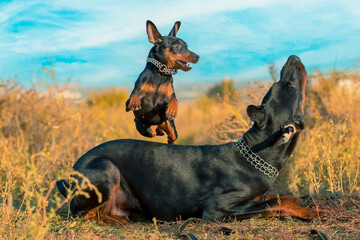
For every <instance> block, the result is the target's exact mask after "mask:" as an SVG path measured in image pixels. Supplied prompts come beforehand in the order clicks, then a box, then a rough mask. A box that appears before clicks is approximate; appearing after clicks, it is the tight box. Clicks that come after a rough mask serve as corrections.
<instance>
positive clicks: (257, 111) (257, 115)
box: [246, 105, 265, 128]
mask: <svg viewBox="0 0 360 240" xmlns="http://www.w3.org/2000/svg"><path fill="white" fill-rule="evenodd" d="M246 112H247V114H248V116H249V118H250V120H251V121H253V122H254V123H255V124H256V126H258V127H259V128H263V127H264V123H265V111H264V106H263V105H260V106H255V105H249V106H248V107H247V109H246Z"/></svg>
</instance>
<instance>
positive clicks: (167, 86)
mask: <svg viewBox="0 0 360 240" xmlns="http://www.w3.org/2000/svg"><path fill="white" fill-rule="evenodd" d="M158 91H159V92H162V93H164V94H165V95H166V96H167V97H170V96H171V95H172V94H173V93H174V89H173V88H172V86H171V84H170V83H167V84H163V85H160V86H159V89H158Z"/></svg>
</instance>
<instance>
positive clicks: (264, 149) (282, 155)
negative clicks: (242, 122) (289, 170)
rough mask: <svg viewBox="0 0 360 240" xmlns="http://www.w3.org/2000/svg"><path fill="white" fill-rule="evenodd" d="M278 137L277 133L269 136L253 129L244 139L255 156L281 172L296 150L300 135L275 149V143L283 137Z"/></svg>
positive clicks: (245, 134) (246, 133) (297, 134)
mask: <svg viewBox="0 0 360 240" xmlns="http://www.w3.org/2000/svg"><path fill="white" fill-rule="evenodd" d="M278 135H279V134H276V133H275V134H272V135H270V136H269V135H267V134H265V131H259V130H257V129H255V128H254V127H252V128H250V129H249V130H248V131H247V132H245V133H244V135H243V139H244V140H245V142H246V144H247V145H248V147H249V148H250V149H251V150H252V151H253V152H254V153H255V154H257V155H259V156H260V157H261V158H262V159H264V160H265V161H266V162H267V163H269V164H271V165H272V166H274V167H276V169H278V170H279V171H280V169H281V168H282V167H283V165H284V164H285V162H286V160H287V159H288V158H289V156H290V154H291V153H292V151H293V150H294V148H295V145H296V142H297V139H298V136H299V133H296V134H295V135H294V137H293V138H292V139H291V140H290V141H289V142H288V143H286V144H283V145H281V146H278V147H275V146H274V144H275V142H276V141H277V139H278V138H279V137H280V136H281V135H279V136H278Z"/></svg>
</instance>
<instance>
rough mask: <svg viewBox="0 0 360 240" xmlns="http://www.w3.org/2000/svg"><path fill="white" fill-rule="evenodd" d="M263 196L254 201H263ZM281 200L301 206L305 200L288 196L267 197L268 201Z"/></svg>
mask: <svg viewBox="0 0 360 240" xmlns="http://www.w3.org/2000/svg"><path fill="white" fill-rule="evenodd" d="M261 197H262V195H260V196H257V197H256V198H254V199H253V200H254V201H257V200H259V199H261ZM275 198H276V199H279V200H287V201H290V202H292V203H295V204H301V203H303V202H304V199H302V198H298V197H293V196H286V195H279V196H266V200H271V199H275Z"/></svg>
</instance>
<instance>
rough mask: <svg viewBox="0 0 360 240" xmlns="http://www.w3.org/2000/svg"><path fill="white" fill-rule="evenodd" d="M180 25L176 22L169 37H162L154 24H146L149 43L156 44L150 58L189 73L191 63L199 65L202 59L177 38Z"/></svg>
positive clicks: (149, 22)
mask: <svg viewBox="0 0 360 240" xmlns="http://www.w3.org/2000/svg"><path fill="white" fill-rule="evenodd" d="M180 24H181V23H180V22H175V24H174V26H173V28H172V29H171V31H170V33H169V35H168V36H161V34H160V33H159V31H158V30H157V28H156V26H155V24H154V23H152V22H151V21H149V20H148V21H147V22H146V32H147V35H148V38H149V42H151V43H153V44H154V47H153V48H152V49H151V51H150V53H149V57H155V58H156V59H157V60H159V61H160V62H162V63H163V64H165V65H166V66H167V68H169V69H181V70H183V71H189V70H190V69H191V68H192V67H191V65H190V64H189V62H190V63H197V62H198V61H199V58H200V57H199V55H197V54H196V53H193V52H191V51H190V50H189V49H188V46H187V44H186V42H184V41H183V40H181V39H180V38H177V37H176V34H177V32H178V30H179V28H180Z"/></svg>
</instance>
